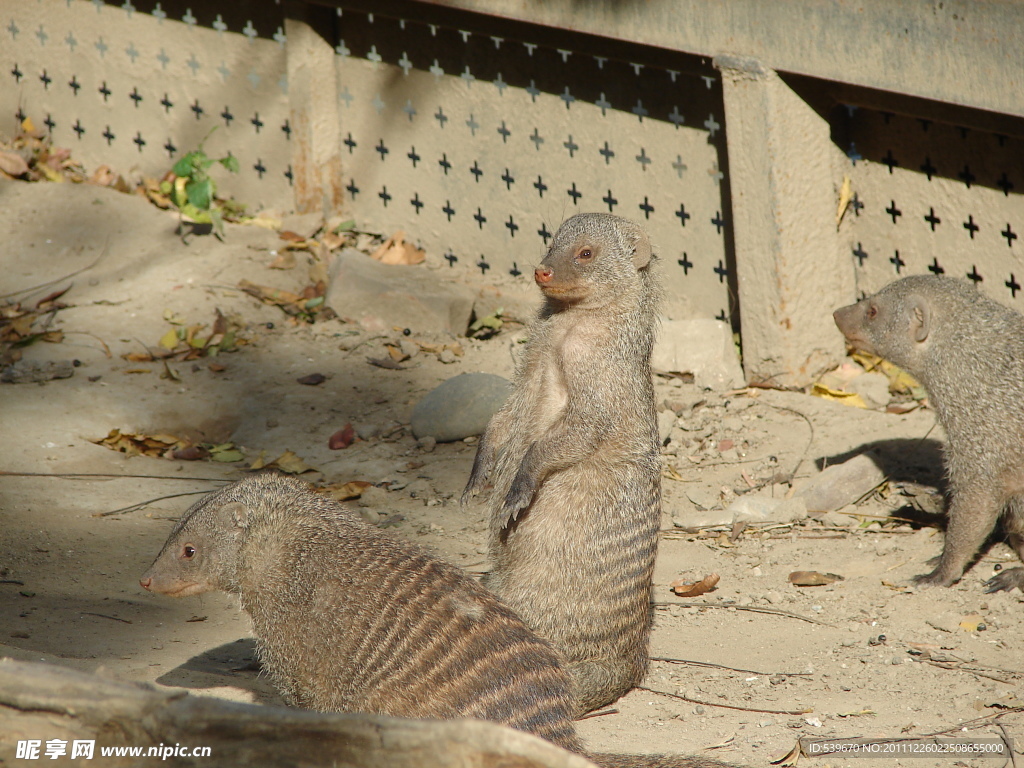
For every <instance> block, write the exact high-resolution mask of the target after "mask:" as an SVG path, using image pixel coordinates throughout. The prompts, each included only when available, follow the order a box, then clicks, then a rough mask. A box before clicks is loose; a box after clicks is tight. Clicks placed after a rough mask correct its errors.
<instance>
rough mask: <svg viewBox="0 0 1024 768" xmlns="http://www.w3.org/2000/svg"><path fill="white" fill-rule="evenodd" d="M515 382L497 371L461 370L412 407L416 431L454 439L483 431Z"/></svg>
mask: <svg viewBox="0 0 1024 768" xmlns="http://www.w3.org/2000/svg"><path fill="white" fill-rule="evenodd" d="M511 388H512V385H511V384H510V383H509V381H508V379H505V378H503V377H502V376H495V375H494V374H493V373H461V374H459V375H458V376H455V377H453V378H451V379H448V381H446V382H444V383H443V384H440V385H439V386H437V387H435V388H434V389H433V390H431V391H430V392H428V393H427V395H426V396H425V397H424V398H423V399H422V400H420V401H419V402H418V403H417V404H416V407H414V408H413V410H412V433H413V434H414V435H415V436H416V437H417V438H423V437H428V436H429V437H433V438H434V439H435V440H436V441H437V442H439V443H450V442H452V441H454V440H462V439H464V438H466V437H470V436H473V435H480V434H483V432H484V430H485V429H486V428H487V422H488V421H490V419H491V416H493V415H494V414H495V412H497V410H498V409H499V408H501V406H502V405H503V404H504V403H505V400H506V399H507V398H508V394H509V392H510V391H511Z"/></svg>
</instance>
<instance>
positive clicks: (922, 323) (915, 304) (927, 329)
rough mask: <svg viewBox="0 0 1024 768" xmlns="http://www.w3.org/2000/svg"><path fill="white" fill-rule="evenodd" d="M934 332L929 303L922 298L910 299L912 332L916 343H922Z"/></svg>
mask: <svg viewBox="0 0 1024 768" xmlns="http://www.w3.org/2000/svg"><path fill="white" fill-rule="evenodd" d="M931 330H932V313H931V309H930V308H929V306H928V302H927V301H925V300H924V299H922V298H921V297H920V296H914V297H912V298H911V299H910V332H911V334H913V337H914V341H916V342H922V341H924V340H925V339H927V338H928V334H929V333H931Z"/></svg>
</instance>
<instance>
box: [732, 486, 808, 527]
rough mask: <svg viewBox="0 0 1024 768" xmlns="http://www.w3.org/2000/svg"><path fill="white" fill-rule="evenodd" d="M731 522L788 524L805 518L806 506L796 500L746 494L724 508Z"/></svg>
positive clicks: (801, 500) (801, 501)
mask: <svg viewBox="0 0 1024 768" xmlns="http://www.w3.org/2000/svg"><path fill="white" fill-rule="evenodd" d="M725 511H726V512H728V513H731V515H732V522H748V523H790V522H793V521H795V520H803V519H804V518H805V517H807V504H806V503H805V502H804V500H803V499H798V498H791V499H786V498H778V497H777V498H772V497H770V496H759V495H757V494H754V493H748V494H745V495H743V496H740V497H739V498H738V499H736V500H735V501H734V502H733V503H732V504H730V505H729V506H728V507H726V508H725Z"/></svg>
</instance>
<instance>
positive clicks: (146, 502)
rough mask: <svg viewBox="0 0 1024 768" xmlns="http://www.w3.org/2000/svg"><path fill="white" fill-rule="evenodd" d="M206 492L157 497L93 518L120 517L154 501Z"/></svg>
mask: <svg viewBox="0 0 1024 768" xmlns="http://www.w3.org/2000/svg"><path fill="white" fill-rule="evenodd" d="M201 493H206V491H188V492H187V493H172V494H169V495H167V496H157V497H156V498H155V499H148V500H147V501H140V502H139V503H138V504H131V505H129V506H127V507H121V508H120V509H112V510H110V511H109V512H94V513H93V515H92V516H93V517H109V516H110V515H118V514H121V513H124V512H134V511H135V510H137V509H142V508H143V507H145V506H148V505H150V504H152V503H153V502H154V501H163V500H164V499H176V498H178V497H179V496H198V495H199V494H201Z"/></svg>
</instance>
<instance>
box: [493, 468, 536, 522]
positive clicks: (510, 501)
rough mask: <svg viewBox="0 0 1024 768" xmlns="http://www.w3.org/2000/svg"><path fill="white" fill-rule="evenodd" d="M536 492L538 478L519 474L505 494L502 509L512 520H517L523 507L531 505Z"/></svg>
mask: <svg viewBox="0 0 1024 768" xmlns="http://www.w3.org/2000/svg"><path fill="white" fill-rule="evenodd" d="M536 493H537V481H536V480H534V479H533V478H531V477H526V476H524V475H517V476H516V479H515V480H513V481H512V487H511V488H509V490H508V493H507V494H505V501H504V502H503V503H502V505H501V509H502V511H503V512H505V514H507V515H508V516H509V517H510V518H511V519H512V520H515V519H516V518H517V517H518V516H519V511H520V510H521V509H526V508H527V507H528V506H530V503H531V502H532V501H533V497H534V495H535V494H536Z"/></svg>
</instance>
